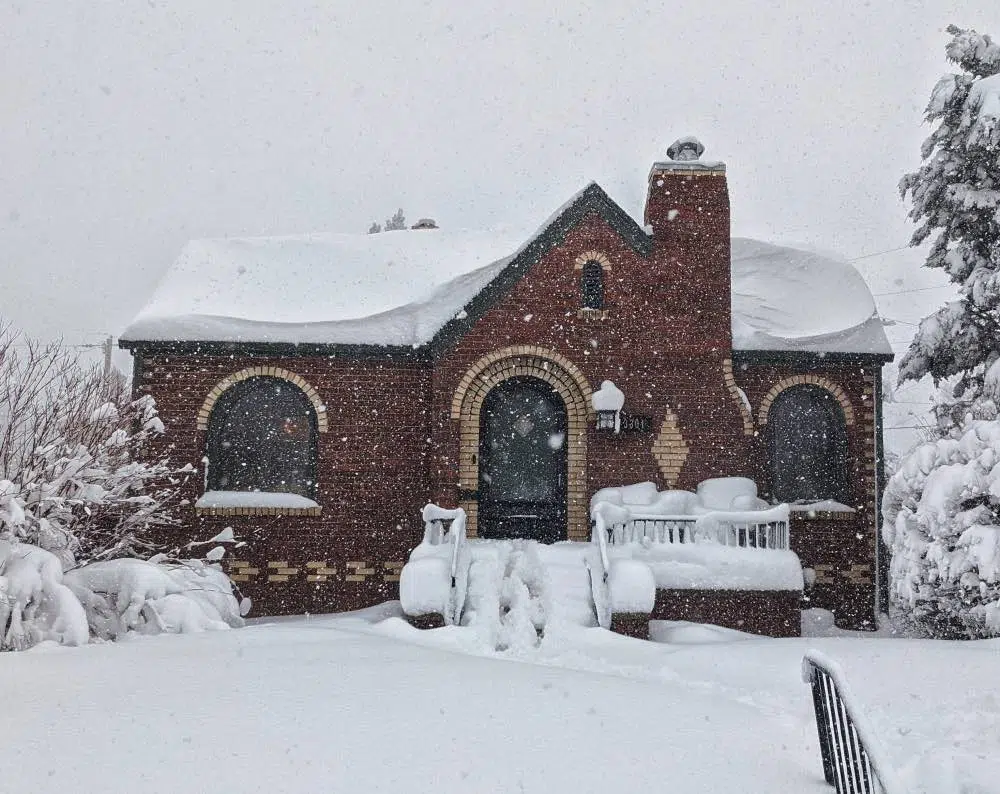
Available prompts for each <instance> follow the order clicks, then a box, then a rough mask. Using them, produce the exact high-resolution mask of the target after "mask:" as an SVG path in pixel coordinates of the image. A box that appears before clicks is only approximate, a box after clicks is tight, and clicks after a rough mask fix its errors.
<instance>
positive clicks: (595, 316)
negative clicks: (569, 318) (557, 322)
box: [576, 306, 610, 320]
mask: <svg viewBox="0 0 1000 794" xmlns="http://www.w3.org/2000/svg"><path fill="white" fill-rule="evenodd" d="M609 314H610V313H609V312H608V310H607V309H588V308H586V307H583V306H581V307H580V308H579V309H577V310H576V316H577V317H579V318H580V319H581V320H607V319H608V316H609Z"/></svg>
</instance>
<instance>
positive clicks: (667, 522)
mask: <svg viewBox="0 0 1000 794" xmlns="http://www.w3.org/2000/svg"><path fill="white" fill-rule="evenodd" d="M591 518H592V519H593V522H594V528H595V531H596V530H597V527H598V525H600V526H603V527H604V532H605V534H606V536H607V540H608V542H609V543H611V544H612V545H620V544H623V543H642V542H648V543H695V542H699V541H707V542H710V543H711V542H714V543H719V544H721V545H723V546H739V547H742V548H751V549H780V550H786V551H787V550H788V548H789V533H788V505H779V506H778V507H773V508H771V509H769V510H743V511H723V510H716V511H712V512H708V513H703V514H702V515H655V514H645V513H638V512H634V511H632V510H631V509H629V508H626V507H620V506H618V505H612V504H609V503H607V502H599V503H598V504H596V505H595V506H594V509H593V510H592V511H591Z"/></svg>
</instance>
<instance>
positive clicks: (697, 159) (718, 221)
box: [644, 137, 732, 350]
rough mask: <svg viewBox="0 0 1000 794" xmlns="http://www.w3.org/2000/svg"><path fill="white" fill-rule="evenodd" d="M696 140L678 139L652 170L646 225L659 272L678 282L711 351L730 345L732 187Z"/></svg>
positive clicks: (680, 297) (722, 166)
mask: <svg viewBox="0 0 1000 794" xmlns="http://www.w3.org/2000/svg"><path fill="white" fill-rule="evenodd" d="M704 151H705V147H704V146H702V144H701V142H700V141H699V140H698V139H697V138H690V137H688V138H680V139H678V140H676V141H674V142H673V143H672V144H671V145H670V147H669V148H668V149H667V157H668V158H669V159H667V160H665V161H662V162H656V163H653V167H652V169H651V170H650V172H649V192H648V194H647V196H646V210H645V214H644V218H645V223H646V225H647V226H651V227H652V231H653V251H654V256H655V258H656V260H657V262H658V266H659V268H660V272H661V273H663V274H664V276H665V277H666V278H667V279H668V280H670V281H671V282H672V283H673V284H675V285H676V291H677V299H678V300H679V301H681V302H682V305H684V306H688V307H690V311H691V312H692V313H694V314H695V315H696V317H697V325H698V327H699V328H700V329H701V330H700V332H699V335H700V336H701V338H702V340H703V341H704V343H705V345H706V347H708V348H710V349H723V350H725V349H729V348H731V346H732V341H731V328H730V314H731V312H730V289H731V276H730V266H731V265H730V242H729V240H730V228H729V223H730V222H729V189H728V187H727V186H726V165H725V163H722V162H718V161H711V160H702V159H701V155H702V154H703V153H704Z"/></svg>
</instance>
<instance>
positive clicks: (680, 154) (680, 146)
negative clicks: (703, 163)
mask: <svg viewBox="0 0 1000 794" xmlns="http://www.w3.org/2000/svg"><path fill="white" fill-rule="evenodd" d="M704 153H705V147H704V146H703V145H702V142H701V141H699V140H698V139H697V138H695V137H692V136H690V135H689V136H687V137H686V138H678V139H677V140H676V141H674V142H673V143H672V144H670V146H669V147H668V148H667V157H669V158H670V159H671V160H679V161H682V162H685V161H690V160H697V159H698V158H699V157H701V156H702V155H703V154H704Z"/></svg>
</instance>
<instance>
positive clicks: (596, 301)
mask: <svg viewBox="0 0 1000 794" xmlns="http://www.w3.org/2000/svg"><path fill="white" fill-rule="evenodd" d="M580 300H581V303H582V304H583V308H585V309H603V308H604V268H603V267H602V266H601V263H600V262H598V261H597V260H596V259H591V260H590V261H589V262H584V263H583V269H582V272H581V273H580Z"/></svg>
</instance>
